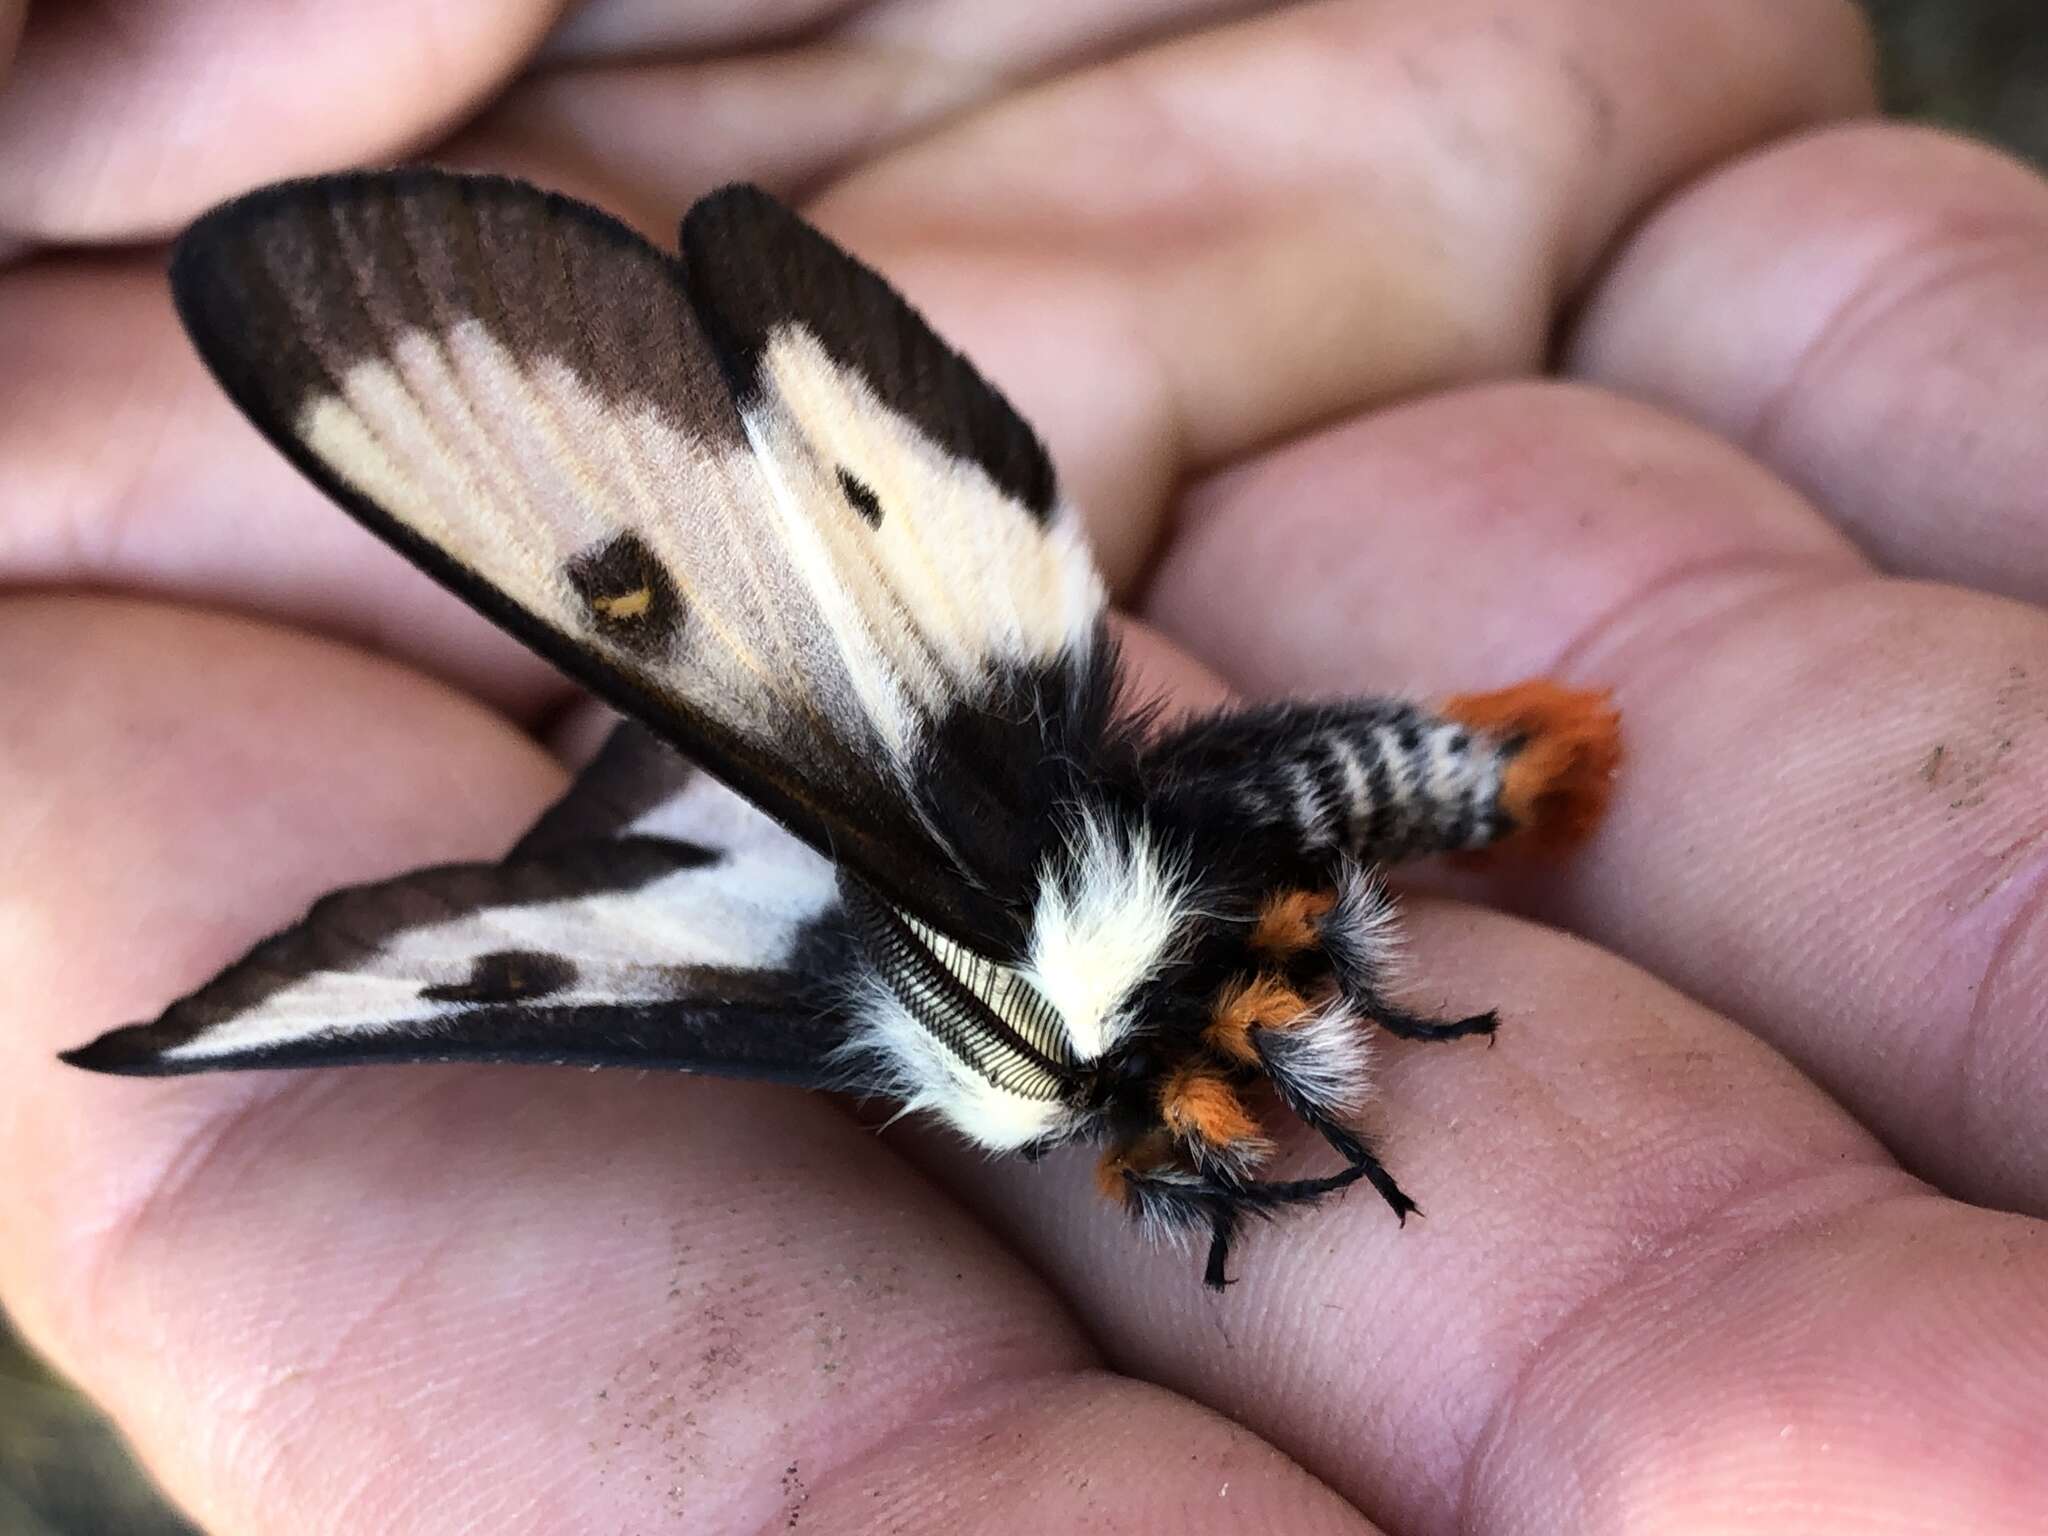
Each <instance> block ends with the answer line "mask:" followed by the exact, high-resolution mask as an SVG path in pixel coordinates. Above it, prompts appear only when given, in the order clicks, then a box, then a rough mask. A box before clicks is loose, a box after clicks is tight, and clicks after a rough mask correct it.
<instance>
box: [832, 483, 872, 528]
mask: <svg viewBox="0 0 2048 1536" xmlns="http://www.w3.org/2000/svg"><path fill="white" fill-rule="evenodd" d="M839 491H840V494H841V495H843V496H845V498H846V500H847V502H848V504H849V505H851V506H852V508H853V510H854V511H856V512H858V513H859V514H860V515H861V516H862V517H864V518H866V519H867V523H868V526H869V527H870V528H879V527H881V526H882V502H881V499H880V498H879V497H878V496H876V495H875V492H874V488H873V487H872V486H870V485H869V484H868V483H867V482H866V481H865V480H862V479H860V478H858V477H857V476H854V475H851V474H848V473H847V472H846V471H845V470H843V469H842V470H840V471H839Z"/></svg>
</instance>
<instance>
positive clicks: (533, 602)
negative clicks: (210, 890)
mask: <svg viewBox="0 0 2048 1536" xmlns="http://www.w3.org/2000/svg"><path fill="white" fill-rule="evenodd" d="M685 239H686V243H687V244H688V245H689V248H690V258H691V266H690V268H689V270H688V271H686V270H685V267H684V264H683V263H681V262H678V261H677V260H676V259H674V258H672V257H669V256H666V255H664V254H662V253H661V252H659V251H657V250H656V249H655V248H654V247H653V246H651V245H649V244H648V243H647V242H645V241H644V240H642V239H641V238H640V237H639V236H638V235H636V234H634V233H633V232H632V231H631V230H629V229H627V228H626V227H625V226H624V225H622V224H619V223H618V222H616V221H615V220H613V219H611V218H609V217H607V216H606V215H604V214H601V213H599V212H597V211H596V210H594V209H590V208H587V207H584V206H583V205H581V204H578V203H574V202H571V201H569V200H567V199H565V198H561V197H557V196H553V195H550V194H546V193H542V192H540V191H537V190H535V189H534V188H531V187H528V186H525V185H523V184H520V183H517V182H512V181H506V180H503V179H499V178H489V177H464V176H454V175H450V174H446V173H441V172H435V171H425V170H421V171H403V172H393V173H384V174H369V175H347V176H334V177H325V178H318V179H314V180H311V181H304V182H297V183H289V184H286V185H283V186H280V187H275V188H270V189H267V190H265V191H262V192H259V193H255V194H251V195H250V196H249V197H246V198H244V199H242V200H240V201H238V202H235V203H231V204H228V205H227V206H225V207H224V208H221V209H219V210H216V211H215V212H214V213H212V214H209V215H208V216H207V217H206V218H204V219H202V220H201V221H200V222H199V223H198V224H196V225H194V226H193V228H192V229H191V230H190V231H189V232H188V233H187V234H186V235H185V237H184V238H183V239H182V240H181V241H180V242H179V244H178V247H177V250H176V252H175V254H174V257H173V260H172V268H171V277H172V286H173V291H174V294H175V297H176V300H177V304H178V309H179V313H180V315H181V316H182V317H183V319H184V322H185V325H186V327H187V329H188V330H189V331H190V333H191V335H192V338H193V340H194V342H195V343H196V345H197V346H198V348H199V350H200V352H201V354H202V355H203V356H204V357H205V359H206V361H207V363H208V364H209V366H211V368H212V369H213V370H214V372H215V374H216V375H217V376H218V377H219V379H220V380H221V382H222V384H223V385H224V386H225V388H226V389H227V391H228V393H229V394H230V395H231V396H232V397H233V399H234V400H235V401H236V403H237V404H238V405H239V406H240V407H241V408H242V410H243V411H244V412H246V413H247V414H248V415H249V417H250V418H251V419H252V420H253V421H254V422H255V423H256V425H257V426H258V427H259V428H260V429H261V430H262V431H263V432H264V433H266V434H267V435H268V436H269V437H270V438H271V439H272V440H273V441H274V442H275V443H277V444H278V445H279V447H280V448H281V449H282V450H283V451H284V452H285V453H287V454H288V455H289V456H290V457H291V458H292V459H293V460H294V461H295V462H296V463H297V464H298V465H299V466H300V467H301V468H302V469H303V470H305V471H306V472H307V473H308V474H309V475H310V476H311V477H312V478H313V479H314V480H315V481H316V482H318V483H319V484H320V485H321V486H322V487H323V488H325V489H326V490H328V491H329V492H330V493H331V494H332V495H333V496H334V497H335V498H336V499H337V500H338V501H339V502H341V503H342V505H344V506H345V507H347V508H348V509H349V510H350V511H351V512H353V513H354V514H355V515H356V516H357V517H358V518H359V519H361V520H362V521H363V522H365V523H366V524H367V525H368V526H370V527H371V528H372V529H373V530H375V531H376V532H378V533H379V534H381V535H382V536H383V537H385V538H386V539H388V540H389V541H390V542H391V543H392V544H394V545H395V546H397V547H398V548H399V549H400V550H401V551H402V552H404V553H405V554H406V555H408V556H409V557H410V558H412V559H413V560H414V561H415V562H417V563H418V564H419V565H421V566H422V567H423V568H425V569H426V570H427V571H429V572H430V573H431V574H433V575H434V576H436V577H437V578H438V579H440V580H441V581H442V582H444V583H445V584H446V585H448V586H449V587H451V588H452V589H454V590H455V591H456V592H457V593H459V594H461V595H462V596H463V597H465V598H466V599H467V600H469V601H470V602H472V603H473V604H475V605H476V606H477V607H479V608H480V609H482V610H483V611H484V612H486V613H487V614H489V615H491V616H492V617H493V618H495V619H497V620H498V621H500V622H501V623H503V624H505V625H506V627H508V628H509V629H511V630H512V631H513V632H514V633H516V634H518V635H519V636H520V637H521V638H523V639H525V640H526V641H528V642H529V643H530V644H532V645H533V646H534V647H535V648H536V649H538V650H540V651H541V652H542V653H543V654H545V655H547V656H548V657H550V658H551V659H552V660H554V661H555V662H556V663H557V664H559V665H561V666H562V667H564V668H565V669H566V670H568V671H569V672H571V673H573V674H574V675H575V676H577V677H578V678H579V679H581V680H582V681H583V682H585V683H586V684H588V685H590V686H591V687H592V688H594V689H595V690H597V691H598V692H599V693H600V694H602V695H604V696H605V697H606V698H608V699H610V700H611V701H612V702H613V703H614V704H616V705H617V706H619V707H620V708H621V709H624V710H625V711H627V712H628V713H630V714H632V715H635V716H637V717H638V718H639V719H641V720H642V721H644V722H645V723H647V724H648V725H649V726H650V727H652V728H653V729H654V730H655V731H656V732H657V733H659V734H660V735H661V736H663V737H664V738H665V739H667V740H669V741H670V742H672V743H674V744H676V745H677V746H679V747H681V748H682V749H683V750H684V751H686V752H687V753H689V754H690V755H691V756H692V757H693V758H695V759H697V760H698V761H700V762H702V763H703V764H704V765H705V766H707V767H708V768H710V769H711V770H712V771H713V772H715V773H716V774H718V775H719V776H720V777H722V778H724V779H726V780H727V781H728V782H730V783H731V784H733V785H734V786H735V787H736V788H738V789H740V790H741V791H742V792H744V793H745V794H746V795H747V796H748V797H749V798H750V799H752V800H754V801H755V802H756V803H758V804H759V805H761V806H762V807H763V808H764V809H766V810H767V811H769V812H770V813H771V814H772V815H774V816H775V817H777V818H778V819H780V820H781V821H782V822H783V823H784V824H785V825H787V826H788V827H789V828H791V829H792V830H793V831H794V832H796V833H797V835H798V836H800V837H802V838H803V839H805V840H806V841H807V842H809V843H810V844H811V845H812V847H814V848H816V849H818V850H819V851H821V852H824V853H826V854H827V855H828V856H829V857H832V858H834V859H836V860H842V861H844V862H846V863H847V864H849V865H850V866H851V867H853V868H854V869H855V870H857V871H858V872H859V873H860V874H861V875H862V876H863V878H865V879H866V880H868V881H869V882H870V883H871V884H873V885H874V886H875V887H876V888H877V889H879V890H881V891H882V892H884V893H885V894H887V895H888V896H889V898H890V899H891V900H892V901H894V902H895V904H896V905H898V906H899V907H901V908H902V909H903V910H905V911H907V912H911V913H913V914H915V915H916V916H918V917H919V918H920V919H922V920H924V921H926V922H928V923H930V924H932V925H933V926H935V927H936V928H939V929H940V930H942V931H944V932H946V933H948V934H950V935H952V936H953V937H955V938H957V939H959V940H960V941H962V942H967V943H975V944H978V945H980V946H982V947H984V948H986V947H991V946H999V945H1002V944H1004V943H1014V941H1015V936H1016V935H1015V927H1016V923H1017V921H1018V918H1017V914H1018V913H1019V912H1020V911H1021V910H1023V909H1025V908H1026V907H1028V900H1029V890H1028V885H1029V881H1030V878H1031V875H1032V873H1033V870H1034V867H1035V861H1036V858H1037V856H1038V854H1039V853H1040V851H1041V849H1040V846H1039V839H1041V838H1042V837H1043V836H1045V835H1047V834H1045V833H1044V832H1043V830H1042V829H1041V826H1040V824H1041V822H1042V820H1043V818H1040V817H1036V816H1035V814H1034V813H1035V811H1036V809H1037V807H1035V806H1034V805H1031V804H1022V805H1020V804H1015V803H1012V798H1011V797H1009V796H1008V795H1007V786H1009V785H1010V784H1012V783H1013V782H1014V783H1017V784H1028V782H1029V774H1030V771H1031V770H1032V769H1034V768H1035V767H1036V766H1037V765H1038V764H1039V763H1041V762H1043V761H1045V760H1047V759H1048V758H1052V757H1057V756H1059V755H1060V754H1061V752H1062V751H1063V750H1064V749H1065V746H1066V743H1065V742H1064V741H1062V740H1060V739H1058V738H1059V733H1060V732H1061V731H1062V730H1063V729H1065V728H1066V727H1065V717H1064V714H1063V711H1065V710H1066V709H1067V705H1066V702H1065V701H1066V700H1067V699H1068V698H1070V697H1079V698H1084V699H1086V698H1092V696H1093V693H1094V692H1096V691H1099V689H1097V688H1096V686H1095V685H1096V683H1097V681H1098V680H1099V678H1098V674H1099V672H1100V669H1101V667H1102V665H1103V662H1102V661H1101V659H1100V658H1098V657H1097V656H1096V655H1095V652H1094V649H1093V639H1094V636H1095V634H1096V631H1097V627H1098V625H1099V622H1100V617H1101V612H1102V603H1103V598H1102V589H1101V585H1100V582H1099V581H1098V579H1097V577H1096V574H1095V571H1094V567H1093V565H1092V564H1091V562H1090V560H1089V557H1088V554H1087V551H1086V549H1085V546H1084V543H1083V541H1082V539H1081V536H1080V534H1079V531H1078V524H1077V522H1076V520H1075V519H1074V517H1073V516H1072V514H1071V513H1070V512H1069V511H1067V510H1066V509H1064V508H1063V507H1062V506H1061V505H1060V503H1059V499H1058V494H1057V490H1056V487H1055V485H1054V482H1053V478H1052V472H1051V469H1050V466H1049V464H1048V463H1047V461H1046V458H1045V453H1044V449H1043V448H1042V447H1041V446H1040V445H1039V444H1038V441H1037V439H1036V437H1034V436H1033V434H1032V432H1031V430H1030V428H1029V427H1028V426H1027V425H1025V423H1024V422H1023V421H1022V420H1021V419H1019V418H1018V417H1017V415H1016V413H1015V412H1014V411H1012V410H1011V409H1010V408H1009V406H1008V405H1007V404H1006V403H1005V402H1004V401H1003V399H1002V397H1001V396H1000V395H999V394H997V393H996V392H995V391H994V390H993V389H992V388H990V387H989V386H988V385H987V384H986V383H985V382H984V381H982V380H981V379H980V377H979V376H978V375H977V374H976V373H975V372H974V370H973V369H972V368H971V367H969V366H968V365H967V364H966V363H965V362H964V361H963V360H962V359H960V358H959V356H958V355H957V354H955V353H954V352H952V350H951V349H950V348H948V347H946V345H945V344H944V343H943V342H941V341H939V340H938V338H937V337H935V336H934V335H932V333H931V332H930V331H929V329H928V328H926V327H925V325H924V324H923V322H922V321H921V320H920V319H919V318H918V317H917V315H916V314H915V312H914V311H912V310H911V309H910V307H909V306H908V305H907V304H905V303H904V302H903V301H902V300H901V299H900V298H898V297H897V296H896V295H895V293H894V292H893V290H891V289H890V288H889V287H888V285H887V284H886V283H885V282H884V281H883V280H882V279H881V278H879V277H878V276H876V275H875V274H874V273H872V272H870V271H869V270H868V269H866V268H865V267H863V266H861V265H860V264H859V263H858V262H856V261H854V260H853V259H852V258H851V257H850V256H847V255H846V254H845V253H844V252H842V251H839V250H838V249H837V248H836V247H834V246H833V245H832V244H831V243H830V242H829V241H827V240H825V238H824V237H823V236H821V235H819V234H818V233H816V232H815V231H813V230H811V229H810V228H809V227H808V226H807V225H805V224H803V223H802V221H801V220H799V219H797V218H796V217H795V216H794V215H793V214H790V213H789V212H788V211H787V210H784V209H782V208H780V206H779V205H777V204H775V203H774V201H773V200H772V199H770V198H768V197H766V195H765V194H761V193H758V192H754V191H752V190H751V189H729V190H728V191H726V192H724V193H720V194H715V195H714V196H713V197H711V198H708V199H706V200H705V201H704V202H703V203H702V204H700V205H699V207H698V208H697V210H695V211H694V212H693V213H692V215H691V218H690V220H689V222H688V224H687V226H686V230H685ZM1048 701H1049V702H1048ZM1090 718H1091V722H1092V718H1093V717H1092V716H1091V717H1090ZM1088 728H1089V729H1092V728H1093V727H1092V723H1091V724H1090V726H1089V727H1088ZM941 783H944V784H954V785H959V786H961V787H960V788H959V789H958V791H957V795H958V796H960V797H964V799H965V800H966V801H968V802H971V803H970V804H969V805H968V806H967V807H966V808H965V809H964V810H962V811H961V812H960V813H959V814H957V815H955V814H950V813H949V811H948V806H947V803H946V798H945V796H943V795H935V794H934V793H933V791H932V786H934V785H936V784H941ZM1020 792H1021V791H1020ZM992 825H995V826H999V827H1000V828H1001V829H1002V831H1001V834H1000V835H997V836H989V835H987V833H986V829H987V828H988V827H990V826H992Z"/></svg>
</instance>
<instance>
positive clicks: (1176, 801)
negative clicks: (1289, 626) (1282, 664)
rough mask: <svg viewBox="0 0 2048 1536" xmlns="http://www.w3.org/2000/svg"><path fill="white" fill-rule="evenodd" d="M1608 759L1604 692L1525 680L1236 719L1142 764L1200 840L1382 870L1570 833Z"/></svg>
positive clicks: (1166, 747)
mask: <svg viewBox="0 0 2048 1536" xmlns="http://www.w3.org/2000/svg"><path fill="white" fill-rule="evenodd" d="M1618 757H1619V748H1618V745H1617V741H1616V720H1615V715H1614V712H1613V710H1612V709H1611V708H1609V707H1608V706H1607V704H1606V701H1605V698H1604V696H1601V695H1595V694H1587V693H1577V692H1573V691H1571V690H1568V689H1564V688H1560V687H1557V686H1556V685H1554V684H1548V683H1534V684H1525V685H1523V686H1522V687H1520V688H1514V689H1507V690H1504V691H1502V692H1500V693H1497V694H1485V695H1473V696H1469V697H1466V698H1463V699H1458V700H1454V701H1452V702H1451V703H1450V704H1448V705H1446V706H1445V708H1444V709H1443V710H1442V711H1440V712H1439V711H1431V710H1429V709H1425V708H1423V707H1422V706H1420V705H1415V704H1410V703H1407V702H1405V701H1401V700H1393V699H1361V700H1356V701H1353V702H1348V703H1343V704H1334V705H1327V704H1326V705H1314V704H1280V705H1269V706H1262V707H1259V708H1256V709H1249V710H1243V711H1237V712H1233V713H1229V714H1224V715H1219V716H1215V717H1212V718H1210V719H1208V720H1202V721H1197V722H1196V723H1195V724H1193V725H1191V726H1187V727H1184V728H1183V729H1182V730H1180V731H1178V732H1175V733H1174V734H1172V735H1170V736H1168V737H1167V738H1165V739H1164V740H1162V741H1161V742H1159V743H1158V745H1157V746H1156V747H1155V748H1154V749H1153V752H1152V755H1151V757H1150V758H1149V763H1150V764H1151V766H1152V767H1153V769H1154V772H1155V774H1156V775H1157V782H1158V783H1159V784H1160V786H1161V787H1160V790H1159V793H1160V794H1161V795H1162V797H1163V798H1164V799H1165V800H1166V801H1167V803H1168V804H1170V805H1172V806H1173V807H1175V808H1176V809H1177V811H1178V812H1179V814H1180V816H1181V817H1182V818H1183V819H1184V820H1189V821H1192V822H1194V823H1195V824H1196V825H1197V827H1198V828H1201V829H1203V830H1205V831H1207V832H1208V833H1209V834H1210V835H1212V836H1218V837H1240V838H1241V837H1242V836H1244V835H1245V834H1252V835H1254V836H1263V838H1264V839H1265V841H1266V842H1267V843H1268V844H1270V845H1272V846H1273V847H1274V849H1275V851H1276V852H1278V851H1280V850H1284V851H1285V853H1287V854H1289V855H1292V857H1293V858H1294V859H1299V860H1305V861H1308V862H1311V863H1314V862H1317V861H1320V860H1324V859H1327V858H1331V857H1342V858H1346V859H1352V860H1360V861H1365V862H1369V863H1393V862H1395V861H1397V860H1401V859H1407V858H1415V857H1419V856H1421V855H1424V854H1432V853H1457V852H1464V851H1470V850H1473V849H1478V848H1484V847H1487V846H1488V845H1490V844H1492V843H1495V842H1498V841H1500V840H1501V839H1503V838H1507V837H1511V836H1515V835H1517V834H1521V833H1528V834H1532V836H1533V837H1534V838H1535V839H1537V840H1541V841H1545V842H1557V841H1568V840H1570V839H1571V838H1572V837H1575V836H1578V835H1581V834H1583V833H1584V832H1585V831H1587V830H1590V828H1591V826H1592V824H1593V822H1594V821H1595V820H1597V818H1598V815H1599V811H1600V808H1601V806H1602V805H1603V804H1604V800H1605V795H1606V789H1607V782H1608V779H1609V777H1610V776H1611V774H1612V771H1613V767H1614V764H1615V762H1616V760H1617V759H1618Z"/></svg>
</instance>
